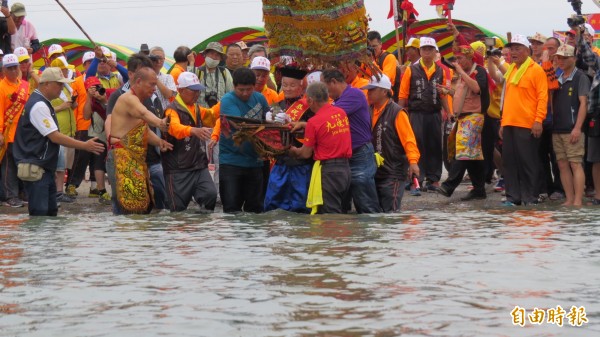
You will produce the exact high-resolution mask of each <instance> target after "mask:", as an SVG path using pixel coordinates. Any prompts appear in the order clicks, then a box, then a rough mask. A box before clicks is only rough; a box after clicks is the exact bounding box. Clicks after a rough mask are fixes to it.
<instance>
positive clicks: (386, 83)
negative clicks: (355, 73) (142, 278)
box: [361, 74, 392, 90]
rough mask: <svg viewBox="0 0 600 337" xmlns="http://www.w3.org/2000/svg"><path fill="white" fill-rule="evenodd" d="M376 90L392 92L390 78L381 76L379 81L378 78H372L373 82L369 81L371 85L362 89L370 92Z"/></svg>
mask: <svg viewBox="0 0 600 337" xmlns="http://www.w3.org/2000/svg"><path fill="white" fill-rule="evenodd" d="M375 88H381V89H387V90H390V89H392V81H390V78H389V77H387V75H384V74H381V75H380V76H379V79H377V76H372V77H371V80H370V81H369V84H367V85H365V86H364V87H362V88H361V89H362V90H369V89H375Z"/></svg>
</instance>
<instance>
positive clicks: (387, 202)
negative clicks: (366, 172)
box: [375, 178, 405, 213]
mask: <svg viewBox="0 0 600 337" xmlns="http://www.w3.org/2000/svg"><path fill="white" fill-rule="evenodd" d="M375 185H376V186H377V196H378V198H379V205H380V206H381V209H382V210H383V212H384V213H396V212H400V208H401V206H402V197H403V196H404V186H405V181H404V180H400V179H398V178H385V179H377V178H375Z"/></svg>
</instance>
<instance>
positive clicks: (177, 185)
mask: <svg viewBox="0 0 600 337" xmlns="http://www.w3.org/2000/svg"><path fill="white" fill-rule="evenodd" d="M165 183H166V191H167V196H168V207H169V210H171V212H181V211H184V210H186V209H187V208H188V205H189V204H190V201H191V200H192V197H193V198H194V201H195V202H196V203H197V204H198V205H199V206H200V209H203V210H209V211H212V210H214V209H215V203H216V202H217V188H216V187H215V183H214V182H213V180H212V177H211V176H210V172H208V168H204V169H200V170H193V171H180V172H170V173H165Z"/></svg>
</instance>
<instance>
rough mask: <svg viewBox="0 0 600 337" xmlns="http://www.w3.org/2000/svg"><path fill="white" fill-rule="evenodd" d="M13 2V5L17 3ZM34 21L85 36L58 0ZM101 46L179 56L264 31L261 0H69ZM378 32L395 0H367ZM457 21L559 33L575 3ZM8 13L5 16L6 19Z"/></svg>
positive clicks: (489, 4) (421, 4)
mask: <svg viewBox="0 0 600 337" xmlns="http://www.w3.org/2000/svg"><path fill="white" fill-rule="evenodd" d="M582 1H583V13H584V14H586V13H597V12H600V8H598V6H596V5H595V4H594V3H593V2H592V0H582ZM12 3H13V1H10V0H9V6H10V5H11V4H12ZM22 3H24V4H25V7H26V10H27V20H29V21H31V22H32V23H33V24H34V26H35V27H36V29H37V32H38V37H39V39H40V41H43V40H47V39H50V38H78V39H83V38H85V36H84V35H83V33H81V31H80V30H79V29H78V28H77V26H76V25H75V24H74V23H73V22H72V21H71V20H70V19H69V17H68V16H67V14H66V13H65V12H64V11H63V10H62V9H61V8H60V7H59V5H58V4H57V2H56V1H53V0H22ZM61 3H62V4H63V5H64V6H65V7H66V8H67V9H68V10H69V11H70V12H71V14H72V15H73V16H74V17H75V19H77V21H78V22H79V23H80V25H81V26H82V27H83V28H84V29H85V30H86V32H87V33H88V34H89V35H90V36H91V38H92V39H93V40H94V41H96V42H102V41H105V42H111V43H116V44H121V45H125V46H128V47H134V48H139V46H140V44H141V43H147V44H148V45H149V46H151V47H152V46H155V45H160V46H162V47H163V48H164V49H165V51H166V53H167V55H172V54H173V51H174V50H175V48H177V46H180V45H187V46H190V47H193V46H195V45H196V44H198V43H200V42H201V41H203V40H205V39H206V38H208V37H210V36H212V35H214V34H217V33H220V32H222V31H224V30H227V29H230V28H234V27H240V26H263V22H262V2H261V1H260V0H102V1H101V0H61ZM364 3H365V7H366V9H367V13H368V14H369V15H370V17H371V19H372V20H371V22H370V24H369V25H370V29H371V30H377V31H379V32H380V33H382V34H381V35H385V34H387V33H389V32H391V31H392V30H393V29H394V24H393V22H392V20H391V19H390V20H388V19H387V13H388V11H389V0H364ZM412 3H413V4H414V6H415V8H416V9H417V11H419V14H420V15H419V17H418V19H420V20H426V19H433V18H437V14H436V12H435V8H434V7H433V6H430V5H429V3H430V0H412ZM454 7H455V10H454V11H453V12H452V17H453V18H454V19H460V20H465V21H469V22H472V23H474V24H477V25H480V26H482V27H485V28H486V29H488V30H490V31H492V32H494V33H496V34H498V35H502V36H506V32H509V31H510V32H512V33H513V34H523V35H533V34H534V33H535V32H540V33H542V34H544V35H547V36H549V35H551V34H552V31H553V30H566V29H567V28H568V27H567V26H566V19H567V17H569V16H570V15H572V14H573V13H574V12H573V9H572V7H571V4H570V3H569V2H568V1H567V0H501V1H498V0H456V3H455V6H454ZM0 15H1V14H0Z"/></svg>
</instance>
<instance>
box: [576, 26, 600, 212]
mask: <svg viewBox="0 0 600 337" xmlns="http://www.w3.org/2000/svg"><path fill="white" fill-rule="evenodd" d="M574 30H575V33H576V37H575V38H576V41H577V59H578V62H577V63H576V66H577V68H579V61H581V62H583V63H584V64H585V66H586V67H587V69H586V71H585V74H586V75H588V76H589V75H593V77H592V84H591V86H590V92H589V94H588V101H587V102H588V109H587V113H588V132H587V158H586V159H587V161H588V162H590V163H592V178H593V182H594V196H593V198H592V204H593V205H600V91H599V90H598V86H599V85H600V56H598V55H597V54H596V53H595V52H594V51H593V49H592V47H591V45H590V43H589V42H588V40H587V39H586V37H585V30H586V27H585V26H578V27H574ZM580 69H581V68H580Z"/></svg>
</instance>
